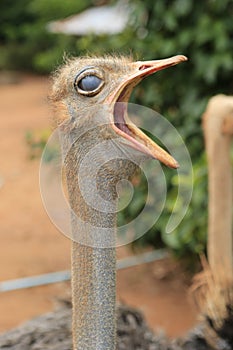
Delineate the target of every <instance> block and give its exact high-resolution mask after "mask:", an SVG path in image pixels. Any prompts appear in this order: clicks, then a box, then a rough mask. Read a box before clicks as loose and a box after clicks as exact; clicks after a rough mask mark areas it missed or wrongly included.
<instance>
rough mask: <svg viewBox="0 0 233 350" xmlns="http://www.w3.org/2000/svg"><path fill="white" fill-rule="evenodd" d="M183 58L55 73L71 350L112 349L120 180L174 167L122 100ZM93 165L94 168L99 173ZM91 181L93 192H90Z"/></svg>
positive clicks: (114, 60) (69, 67) (110, 62)
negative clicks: (66, 207)
mask: <svg viewBox="0 0 233 350" xmlns="http://www.w3.org/2000/svg"><path fill="white" fill-rule="evenodd" d="M186 59H187V58H186V57H185V56H182V55H179V56H174V57H171V58H168V59H163V60H154V61H145V62H140V61H139V62H133V61H132V60H131V59H129V58H125V57H124V58H123V57H105V58H102V57H101V58H96V57H84V58H76V59H73V60H71V61H69V62H68V63H67V64H66V65H65V66H64V67H62V68H61V69H60V70H59V71H58V72H57V73H56V75H55V79H54V84H53V90H52V95H51V99H52V101H53V103H54V104H55V106H56V111H58V114H57V117H56V118H57V119H56V120H57V124H58V125H59V126H60V135H61V145H62V149H63V154H64V165H65V166H64V167H65V177H66V183H67V190H68V197H69V203H70V207H71V211H72V214H71V226H72V227H71V228H72V254H71V256H72V304H73V347H74V349H75V350H83V349H85V350H94V349H96V350H115V349H116V316H115V314H116V311H115V293H116V291H115V290H116V256H115V244H116V242H115V241H116V213H115V212H116V205H117V190H116V186H117V183H118V181H119V180H121V179H130V177H131V176H132V175H133V173H134V172H135V169H136V168H137V165H136V164H138V163H139V162H140V161H141V160H143V159H144V158H152V159H158V160H159V161H161V162H162V163H164V164H166V165H167V166H169V167H171V168H177V167H178V163H177V162H176V161H175V159H173V157H172V156H171V155H170V154H168V153H167V152H166V151H164V150H163V149H162V148H160V147H159V146H158V145H157V144H156V143H154V142H153V141H152V140H151V139H150V138H149V137H148V136H146V135H145V134H144V133H143V132H142V131H141V130H140V129H138V128H137V127H136V126H135V125H134V124H133V123H131V122H130V121H129V119H128V116H127V108H126V104H125V102H127V101H128V99H129V97H130V94H131V92H132V90H133V88H134V87H135V85H137V84H138V83H139V82H140V81H141V80H142V79H143V78H145V77H147V76H149V75H150V74H152V73H155V72H157V71H159V70H161V69H164V68H167V67H170V66H173V65H176V64H178V63H180V62H182V61H186ZM98 146H99V147H98ZM92 150H94V152H92ZM109 155H110V157H109ZM111 156H112V157H111ZM86 158H87V160H88V161H87V162H86ZM83 164H84V166H83ZM93 164H94V165H95V164H97V167H98V169H97V170H96V172H95V169H94V170H93ZM83 167H84V169H85V179H84V180H85V183H86V184H87V186H86V188H85V189H84V190H83V188H82V182H83V175H82V176H80V174H81V173H82V168H83ZM93 172H94V173H93ZM93 183H94V184H95V186H96V189H97V190H96V192H98V193H88V192H92V190H91V188H92V185H93ZM84 187H85V186H84ZM86 196H89V197H88V200H87V198H86ZM102 202H103V203H102ZM102 204H103V205H102ZM101 205H102V206H101ZM99 208H100V209H99Z"/></svg>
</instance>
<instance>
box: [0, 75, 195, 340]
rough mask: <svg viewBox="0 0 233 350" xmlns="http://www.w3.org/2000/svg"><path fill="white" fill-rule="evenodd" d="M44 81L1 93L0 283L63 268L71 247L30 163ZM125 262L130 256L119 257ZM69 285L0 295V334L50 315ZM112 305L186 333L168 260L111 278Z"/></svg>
mask: <svg viewBox="0 0 233 350" xmlns="http://www.w3.org/2000/svg"><path fill="white" fill-rule="evenodd" d="M48 89H49V83H48V79H47V78H42V77H31V76H22V77H20V80H19V82H18V83H17V84H16V83H15V84H2V85H0V113H1V118H0V126H1V127H0V145H1V157H0V159H1V162H0V196H1V201H0V220H1V226H0V239H1V240H0V242H1V244H0V281H4V280H9V279H14V278H20V277H25V276H31V275H37V274H42V273H48V272H53V271H59V270H65V269H69V267H70V242H69V240H68V239H67V238H65V237H64V236H63V235H62V234H61V233H59V232H58V230H57V229H56V228H55V227H54V226H53V224H52V223H51V222H50V220H49V218H48V216H47V214H46V213H45V210H44V208H43V205H42V202H41V197H40V190H39V184H38V174H39V160H38V159H35V160H30V159H29V156H28V153H29V149H28V146H27V144H26V141H25V134H26V132H27V131H28V130H32V131H34V130H36V131H38V130H44V129H46V128H48V127H49V124H50V120H51V111H50V109H49V107H48V104H47V98H46V97H47V94H48ZM127 252H128V253H127ZM118 253H119V256H125V255H126V254H131V253H129V250H127V249H126V248H124V249H123V250H122V249H121V250H119V252H118ZM69 288H70V286H69V283H67V282H66V283H65V282H64V283H59V284H54V285H50V286H44V287H38V288H32V289H25V290H20V291H14V292H5V293H0V310H1V311H0V332H3V331H5V330H7V329H10V328H11V327H15V326H17V325H18V324H20V323H22V322H24V321H26V320H28V319H30V318H32V317H34V316H36V315H39V314H42V313H45V312H47V311H49V310H52V309H53V308H54V301H55V300H56V298H57V297H64V295H66V294H67V292H68V291H69ZM118 299H119V300H121V301H123V302H125V303H128V304H129V305H132V306H136V307H138V308H139V309H141V310H142V311H143V313H144V314H145V317H146V319H147V321H148V323H149V325H150V326H151V327H152V328H153V329H158V328H160V329H161V328H162V329H164V330H165V331H166V333H167V334H168V335H169V336H171V337H174V336H178V335H182V334H184V333H185V332H186V331H187V330H188V329H189V328H191V327H192V326H193V325H194V323H195V321H196V316H197V313H196V311H195V308H194V306H192V305H191V303H190V301H189V297H188V293H187V286H186V283H185V282H184V276H183V274H182V273H181V272H180V270H179V269H177V267H175V266H174V263H172V262H171V261H169V260H166V261H162V262H155V263H151V264H146V265H141V266H139V267H134V268H130V269H127V270H122V271H119V272H118Z"/></svg>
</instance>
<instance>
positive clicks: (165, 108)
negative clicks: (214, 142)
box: [0, 0, 233, 336]
mask: <svg viewBox="0 0 233 350" xmlns="http://www.w3.org/2000/svg"><path fill="white" fill-rule="evenodd" d="M232 18H233V2H232V1H231V0H221V1H217V0H207V1H203V2H200V1H194V0H172V1H168V0H156V1H154V2H152V1H150V0H144V1H143V2H142V1H137V0H131V1H130V0H128V1H127V0H125V1H124V0H120V1H118V2H116V1H110V0H109V1H107V0H106V1H105V0H87V1H85V2H83V1H79V0H67V1H63V0H50V1H47V0H18V1H14V0H1V2H0V91H1V93H0V113H1V118H0V126H1V127H0V140H1V141H0V144H1V158H0V159H1V162H0V194H1V201H0V217H1V228H0V235H1V244H0V280H1V281H4V280H8V279H14V278H19V277H24V276H30V275H36V274H41V273H47V272H53V271H59V270H65V269H69V255H70V252H69V248H70V247H69V241H68V239H66V238H64V237H63V236H62V235H61V234H58V231H57V230H56V228H55V227H54V226H53V225H52V223H51V222H50V221H49V219H48V217H47V216H46V213H45V211H44V209H43V206H42V203H41V199H40V193H39V185H38V173H39V162H40V157H41V153H42V150H43V147H44V145H45V144H46V141H47V139H48V137H49V135H50V126H51V120H52V111H51V108H50V107H49V104H48V102H47V95H48V93H49V86H50V81H49V75H50V73H51V72H52V71H54V70H55V69H56V67H57V66H59V65H60V64H61V63H62V62H63V61H64V58H65V57H72V56H81V55H86V54H96V55H102V54H106V53H110V54H119V53H120V54H124V55H131V56H133V57H134V59H135V60H137V59H138V60H146V59H160V58H165V57H169V56H172V55H176V54H184V55H186V56H187V57H188V58H189V61H188V63H185V64H182V65H180V66H179V67H178V68H172V69H169V70H165V71H161V72H158V73H156V76H154V77H150V78H148V79H146V80H145V81H144V82H142V83H141V84H140V85H139V86H138V87H137V88H136V89H135V91H134V93H133V95H132V98H131V102H134V103H138V104H140V105H144V106H147V107H150V108H152V109H154V110H156V111H158V112H159V113H161V114H163V115H164V116H166V118H168V120H169V121H170V122H171V123H172V124H173V125H174V126H175V127H176V128H177V130H178V131H179V133H180V134H181V136H182V138H183V139H184V141H185V144H186V146H187V148H188V150H189V152H190V155H191V158H192V163H193V171H194V191H193V196H192V200H191V204H190V206H189V209H188V211H187V213H186V216H185V218H184V219H183V221H182V222H181V224H180V225H179V226H178V228H177V229H176V230H175V231H174V232H173V233H172V234H170V235H167V234H166V233H165V230H164V228H165V226H166V223H167V221H168V218H169V216H170V214H171V212H172V209H173V206H174V200H175V199H176V195H177V189H176V187H175V186H174V185H176V183H177V174H176V173H174V172H172V171H167V170H166V169H164V171H165V173H166V176H167V186H168V196H167V200H166V204H165V209H164V211H163V214H162V216H161V217H160V219H159V221H158V222H157V223H156V226H155V227H153V228H151V229H150V230H149V232H148V233H147V234H146V235H144V236H143V237H142V238H141V239H139V240H138V241H136V242H135V243H134V246H133V247H130V249H128V250H127V251H126V250H124V251H123V250H122V251H120V252H119V256H120V257H124V256H125V255H128V254H132V250H134V251H137V250H139V249H140V250H141V249H152V247H155V248H164V247H166V249H168V250H169V251H170V252H171V253H172V256H173V259H174V258H175V260H172V261H171V260H170V259H167V260H166V261H165V262H161V261H160V262H157V263H156V264H157V265H155V264H149V265H147V266H146V267H145V266H140V267H137V274H136V275H135V270H130V269H128V270H124V271H122V272H119V287H118V289H119V290H118V294H119V299H121V300H123V301H126V302H128V303H131V304H132V305H135V306H140V307H141V309H142V310H143V311H144V312H145V313H146V315H147V318H148V320H149V323H150V325H151V326H152V327H153V328H156V327H162V328H165V329H166V330H167V332H168V334H169V335H171V336H175V335H180V334H182V333H183V332H185V331H186V330H187V329H188V328H189V327H191V325H192V324H193V322H194V321H195V317H196V311H195V309H193V308H192V307H191V306H190V305H189V303H188V300H186V299H188V297H187V296H186V287H187V286H188V285H189V284H190V280H191V277H190V276H191V275H192V274H193V273H194V272H196V271H197V270H198V269H199V264H198V259H199V258H198V257H199V254H200V253H205V251H206V234H207V204H208V194H207V164H206V156H205V150H204V139H203V133H202V126H201V116H202V114H203V112H204V110H205V107H206V104H207V101H208V99H209V98H210V97H211V96H213V95H215V94H218V93H225V94H228V95H230V94H232V93H233V79H232V71H233V64H232V52H233V20H232ZM144 181H145V180H144V179H140V182H141V186H140V187H137V186H135V199H136V200H134V204H133V203H132V204H133V205H132V206H129V207H127V208H126V209H125V210H124V211H123V212H121V214H120V216H119V221H120V223H123V222H127V220H131V218H132V217H135V216H136V215H137V213H139V212H140V210H141V208H142V207H143V205H144V200H145V193H146V186H145V183H144ZM182 181H184V182H185V181H187V179H186V178H185V177H184V178H183V180H182ZM132 271H133V272H134V273H133V274H132ZM135 288H136V289H137V296H136V293H135ZM67 290H69V286H68V283H61V284H57V285H53V286H47V287H38V288H35V289H30V290H21V291H15V292H9V293H1V294H0V306H1V318H0V331H4V330H6V329H9V328H11V327H13V326H15V325H17V324H19V323H20V322H22V321H24V320H26V319H28V318H30V317H32V316H35V315H37V314H41V313H43V312H45V311H47V310H49V309H52V308H53V302H54V300H55V298H57V297H59V296H60V297H62V296H63V295H64V293H65V292H66V291H67ZM165 294H166V297H165V296H164V295H165ZM166 298H167V299H166ZM155 299H156V301H155ZM145 300H146V301H145ZM154 303H155V304H154ZM181 308H183V309H182V312H181V311H180V310H181ZM9 309H11V310H12V311H11V312H9ZM178 310H179V311H178ZM160 311H161V312H160ZM159 312H160V313H159ZM169 312H170V313H169ZM155 313H156V316H155V315H154V314H155ZM178 313H180V315H182V316H180V318H179V316H177V315H178ZM172 314H173V316H171V315H172ZM185 314H186V315H187V316H186V318H184V315H185ZM172 317H173V318H172ZM177 317H178V318H177ZM174 319H175V320H176V324H174Z"/></svg>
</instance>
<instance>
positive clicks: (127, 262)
mask: <svg viewBox="0 0 233 350" xmlns="http://www.w3.org/2000/svg"><path fill="white" fill-rule="evenodd" d="M167 256H168V252H167V251H166V250H165V249H157V250H153V251H151V252H147V253H143V254H140V255H136V256H130V257H128V258H124V259H121V260H118V261H117V269H118V270H122V269H127V268H129V267H133V266H137V265H141V264H145V263H150V262H153V261H156V260H161V259H164V258H166V257H167ZM70 277H71V275H70V271H69V270H66V271H58V272H51V273H46V274H43V275H38V276H30V277H24V278H18V279H14V280H8V281H3V282H0V292H9V291H13V290H18V289H25V288H32V287H38V286H44V285H48V284H53V283H59V282H65V281H69V280H70Z"/></svg>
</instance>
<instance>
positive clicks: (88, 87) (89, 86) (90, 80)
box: [78, 75, 102, 91]
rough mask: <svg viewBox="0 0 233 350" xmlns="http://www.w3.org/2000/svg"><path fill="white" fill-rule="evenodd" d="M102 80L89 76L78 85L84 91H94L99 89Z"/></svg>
mask: <svg viewBox="0 0 233 350" xmlns="http://www.w3.org/2000/svg"><path fill="white" fill-rule="evenodd" d="M101 81H102V80H101V79H100V78H98V77H96V76H95V75H87V76H86V77H84V78H83V79H81V80H80V82H79V83H78V87H79V88H80V89H82V90H83V91H93V90H95V89H97V88H98V87H99V85H100V83H101Z"/></svg>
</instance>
